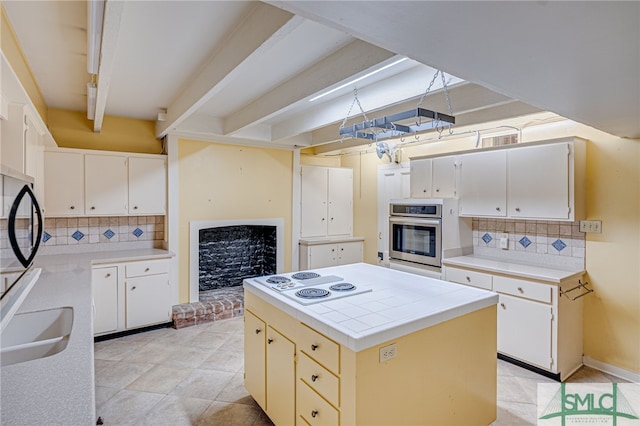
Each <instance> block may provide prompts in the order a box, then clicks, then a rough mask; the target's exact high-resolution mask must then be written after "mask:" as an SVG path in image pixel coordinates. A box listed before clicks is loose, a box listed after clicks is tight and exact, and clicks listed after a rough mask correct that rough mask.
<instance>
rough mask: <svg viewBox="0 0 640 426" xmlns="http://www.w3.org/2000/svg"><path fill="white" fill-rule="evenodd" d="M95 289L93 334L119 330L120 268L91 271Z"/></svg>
mask: <svg viewBox="0 0 640 426" xmlns="http://www.w3.org/2000/svg"><path fill="white" fill-rule="evenodd" d="M91 286H92V288H93V308H94V318H93V333H94V334H101V333H107V332H110V331H116V330H117V329H118V267H117V266H110V267H107V268H94V269H92V270H91Z"/></svg>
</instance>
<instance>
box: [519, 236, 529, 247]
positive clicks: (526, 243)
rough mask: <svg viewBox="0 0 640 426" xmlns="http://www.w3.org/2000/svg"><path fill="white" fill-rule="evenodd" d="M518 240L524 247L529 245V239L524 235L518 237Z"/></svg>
mask: <svg viewBox="0 0 640 426" xmlns="http://www.w3.org/2000/svg"><path fill="white" fill-rule="evenodd" d="M518 242H519V243H520V245H521V246H522V247H524V248H527V247H529V246H530V245H531V240H530V239H528V238H527V236H526V235H525V236H524V237H522V238H520V241H518Z"/></svg>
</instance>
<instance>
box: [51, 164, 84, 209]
mask: <svg viewBox="0 0 640 426" xmlns="http://www.w3.org/2000/svg"><path fill="white" fill-rule="evenodd" d="M44 163H45V168H44V179H45V215H46V216H50V217H60V216H82V215H84V156H83V155H82V154H79V153H72V152H49V151H48V152H45V153H44Z"/></svg>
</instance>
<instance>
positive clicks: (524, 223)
mask: <svg viewBox="0 0 640 426" xmlns="http://www.w3.org/2000/svg"><path fill="white" fill-rule="evenodd" d="M579 229H580V228H579V222H577V221H576V222H556V221H539V220H509V219H483V218H474V219H473V222H472V230H473V250H474V253H476V254H479V255H482V256H487V257H494V258H502V259H505V260H512V261H527V262H531V263H538V264H543V265H545V264H548V265H549V266H551V265H555V266H577V267H584V260H585V234H584V233H583V232H580V230H579ZM502 233H508V234H509V247H508V249H507V250H504V249H501V248H500V234H502Z"/></svg>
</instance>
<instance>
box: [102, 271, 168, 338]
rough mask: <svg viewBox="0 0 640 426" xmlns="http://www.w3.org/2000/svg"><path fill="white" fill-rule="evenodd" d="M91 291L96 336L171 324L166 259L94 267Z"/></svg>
mask: <svg viewBox="0 0 640 426" xmlns="http://www.w3.org/2000/svg"><path fill="white" fill-rule="evenodd" d="M92 287H93V303H94V307H95V316H94V326H93V332H94V334H95V335H101V334H108V333H113V332H118V331H125V330H130V329H135V328H140V327H146V326H149V325H155V324H162V323H166V322H170V321H171V283H170V281H169V259H156V260H145V261H134V262H123V263H116V264H112V265H104V266H100V267H94V268H93V270H92Z"/></svg>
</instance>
